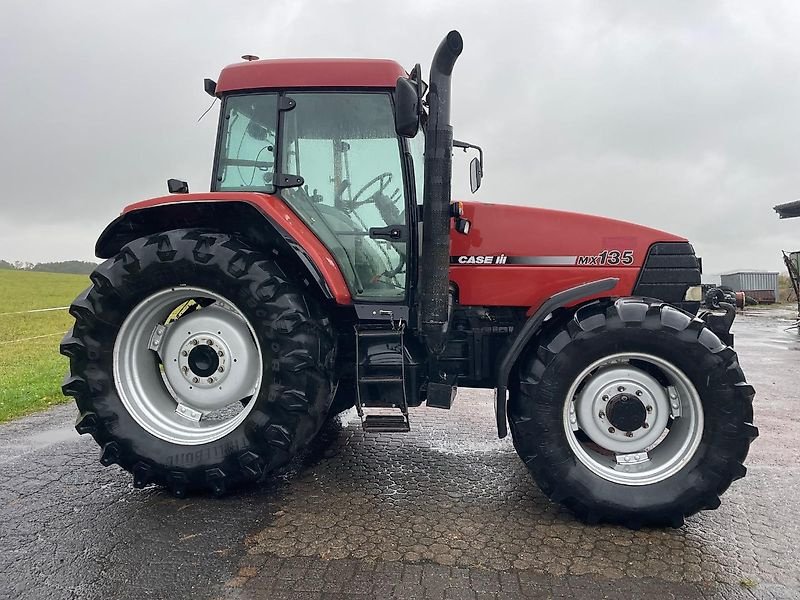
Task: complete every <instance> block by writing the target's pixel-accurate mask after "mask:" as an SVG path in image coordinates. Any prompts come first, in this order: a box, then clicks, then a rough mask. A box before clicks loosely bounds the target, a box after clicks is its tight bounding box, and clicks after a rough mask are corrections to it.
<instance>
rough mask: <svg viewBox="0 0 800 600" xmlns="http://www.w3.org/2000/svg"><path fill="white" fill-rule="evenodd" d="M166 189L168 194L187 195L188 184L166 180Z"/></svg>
mask: <svg viewBox="0 0 800 600" xmlns="http://www.w3.org/2000/svg"><path fill="white" fill-rule="evenodd" d="M167 189H168V190H169V193H170V194H188V193H189V184H188V183H186V182H185V181H181V180H180V179H167Z"/></svg>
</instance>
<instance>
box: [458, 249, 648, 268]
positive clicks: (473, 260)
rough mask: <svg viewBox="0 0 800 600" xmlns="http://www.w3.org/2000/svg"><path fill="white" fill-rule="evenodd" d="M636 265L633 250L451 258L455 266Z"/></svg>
mask: <svg viewBox="0 0 800 600" xmlns="http://www.w3.org/2000/svg"><path fill="white" fill-rule="evenodd" d="M633 263H634V254H633V250H603V251H602V252H601V253H600V254H591V255H584V256H508V255H506V254H493V255H488V256H466V255H464V256H451V257H450V264H453V265H528V266H539V267H543V266H558V267H567V266H573V265H578V266H581V267H604V266H618V265H622V266H630V265H632V264H633Z"/></svg>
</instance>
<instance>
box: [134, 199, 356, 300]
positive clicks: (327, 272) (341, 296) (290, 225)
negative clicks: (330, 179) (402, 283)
mask: <svg viewBox="0 0 800 600" xmlns="http://www.w3.org/2000/svg"><path fill="white" fill-rule="evenodd" d="M181 202H247V203H248V204H250V205H252V206H254V207H256V208H257V209H258V210H260V211H261V212H262V213H263V214H265V215H268V216H269V217H270V218H271V219H272V220H273V221H274V222H275V223H276V224H277V225H278V226H279V227H282V228H283V229H284V231H286V232H287V233H288V234H289V235H291V236H292V237H293V238H294V239H295V240H296V241H297V242H298V243H299V244H300V245H301V246H302V247H303V248H304V249H305V251H306V253H307V254H308V256H309V257H310V258H311V260H312V261H313V263H314V264H315V265H316V267H317V269H319V271H320V273H322V275H323V277H325V281H326V282H327V283H328V287H329V288H330V290H331V293H332V294H333V297H334V300H336V303H337V304H352V298H351V296H350V290H349V289H348V287H347V283H346V282H345V279H344V276H343V275H342V272H341V271H340V270H339V266H338V265H337V264H336V261H335V260H334V259H333V256H332V255H331V253H330V252H329V251H328V249H327V248H326V247H325V246H324V245H323V244H322V242H320V241H319V239H318V238H317V236H315V235H314V233H313V232H312V231H311V230H310V229H309V228H308V227H307V226H306V224H305V223H303V221H301V220H300V218H299V217H297V215H295V214H294V213H293V212H292V211H291V209H290V208H289V207H288V206H286V204H284V203H283V202H282V201H281V200H280V198H277V197H275V196H272V195H270V194H259V193H256V192H210V193H202V194H172V195H169V196H161V197H159V198H151V199H150V200H144V201H142V202H137V203H136V204H130V205H128V206H126V207H125V209H124V210H123V211H122V212H123V213H128V212H131V211H135V210H144V209H147V208H151V207H153V206H159V205H163V204H177V203H181Z"/></svg>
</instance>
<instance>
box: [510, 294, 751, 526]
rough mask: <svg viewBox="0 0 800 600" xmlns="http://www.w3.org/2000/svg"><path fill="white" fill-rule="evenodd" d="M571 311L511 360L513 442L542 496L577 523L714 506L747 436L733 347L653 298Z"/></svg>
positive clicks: (732, 476) (631, 521)
mask: <svg viewBox="0 0 800 600" xmlns="http://www.w3.org/2000/svg"><path fill="white" fill-rule="evenodd" d="M570 316H571V318H569V319H568V320H566V319H554V320H553V322H551V324H550V325H549V326H548V327H547V328H546V330H545V331H543V332H542V335H541V336H540V337H539V338H538V343H537V344H534V345H532V347H530V348H529V349H528V350H527V352H526V354H525V355H524V356H523V357H522V358H521V359H520V363H519V366H518V374H517V379H516V381H515V382H514V384H513V386H512V390H511V391H512V393H511V394H510V398H509V422H510V425H511V432H512V435H513V440H514V446H515V448H516V450H517V452H518V454H519V456H520V457H521V458H522V460H523V461H524V462H525V464H526V465H527V466H528V468H529V470H530V471H531V473H532V475H533V478H534V479H535V481H536V482H537V484H538V485H539V487H540V488H541V489H542V491H543V492H544V493H545V494H546V495H547V496H548V497H549V498H550V499H551V500H553V501H555V502H559V503H561V504H563V505H564V506H566V507H567V508H569V509H570V510H571V511H572V512H573V513H574V514H575V515H576V516H577V517H578V518H579V519H581V520H583V521H585V522H588V523H598V522H607V523H614V524H620V525H624V526H626V527H629V528H631V529H638V528H640V527H642V526H672V527H679V526H681V525H682V524H683V522H684V518H685V517H687V516H689V515H692V514H694V513H696V512H698V511H700V510H705V509H715V508H717V507H718V506H719V504H720V500H719V496H720V494H722V493H723V492H724V491H725V490H726V489H727V488H728V487H729V486H730V484H731V483H732V482H733V481H734V480H736V479H739V478H741V477H743V476H744V475H745V472H746V469H745V467H744V466H743V462H744V460H745V457H746V456H747V453H748V449H749V447H750V443H751V441H752V440H754V439H755V438H756V437H757V436H758V430H757V429H756V428H755V427H754V426H753V424H752V422H753V403H752V401H753V396H754V391H753V388H752V387H751V386H749V385H747V383H746V382H745V378H744V375H743V374H742V371H741V369H740V368H739V363H738V359H737V356H736V353H735V352H734V351H733V349H732V348H730V347H728V346H726V345H725V344H723V343H722V342H721V341H720V340H719V338H717V336H716V335H714V334H713V333H712V332H711V330H710V329H708V328H707V327H706V325H705V323H704V322H703V321H701V320H700V319H697V318H694V317H692V316H691V315H689V314H688V313H685V312H683V311H681V310H679V309H677V308H675V307H672V306H669V305H667V304H664V303H661V302H659V301H656V300H648V299H641V298H625V299H620V300H617V301H616V302H613V303H609V302H599V301H598V302H594V303H592V304H589V305H585V306H583V307H580V308H579V309H577V311H575V312H574V313H571V315H570ZM627 462H630V463H631V464H626V463H627Z"/></svg>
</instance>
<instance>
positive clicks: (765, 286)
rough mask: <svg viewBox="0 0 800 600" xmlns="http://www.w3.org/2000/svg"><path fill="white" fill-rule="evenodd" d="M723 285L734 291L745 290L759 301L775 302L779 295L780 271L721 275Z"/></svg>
mask: <svg viewBox="0 0 800 600" xmlns="http://www.w3.org/2000/svg"><path fill="white" fill-rule="evenodd" d="M721 281H722V285H724V286H727V287H729V288H731V289H732V290H733V291H734V292H745V293H746V294H748V295H749V296H752V297H753V298H755V299H756V300H758V301H759V302H775V300H776V298H777V297H778V273H777V272H767V271H741V272H738V273H727V274H725V275H722V277H721Z"/></svg>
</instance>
